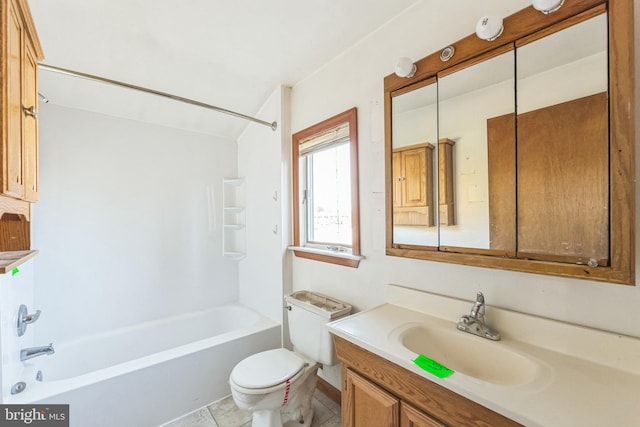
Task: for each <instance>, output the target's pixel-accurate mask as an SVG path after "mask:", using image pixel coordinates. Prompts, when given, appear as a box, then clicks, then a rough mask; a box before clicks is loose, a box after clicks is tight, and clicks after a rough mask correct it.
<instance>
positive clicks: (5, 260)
mask: <svg viewBox="0 0 640 427" xmlns="http://www.w3.org/2000/svg"><path fill="white" fill-rule="evenodd" d="M37 254H38V250H37V249H35V250H31V251H11V252H0V274H5V273H9V272H11V271H13V269H14V268H16V267H18V266H19V265H21V264H24V263H25V262H27V261H29V260H30V259H31V258H33V257H34V256H36V255H37Z"/></svg>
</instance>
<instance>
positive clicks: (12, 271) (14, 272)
mask: <svg viewBox="0 0 640 427" xmlns="http://www.w3.org/2000/svg"><path fill="white" fill-rule="evenodd" d="M19 272H20V270H18V267H16V268H14V269H13V270H11V275H12V276H15V275H16V274H18V273H19Z"/></svg>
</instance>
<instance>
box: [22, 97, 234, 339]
mask: <svg viewBox="0 0 640 427" xmlns="http://www.w3.org/2000/svg"><path fill="white" fill-rule="evenodd" d="M236 156H237V154H236V144H235V143H234V142H233V141H226V140H220V139H219V138H215V137H213V136H209V135H204V134H198V133H192V132H188V131H182V130H177V129H171V128H167V127H162V126H157V125H152V124H145V123H141V122H135V121H131V120H126V119H121V118H115V117H110V116H105V115H101V114H96V113H90V112H86V111H81V110H75V109H69V108H65V107H60V106H56V105H52V104H46V105H41V108H40V182H41V187H40V201H39V202H38V203H36V204H35V205H34V208H33V218H34V219H33V226H32V227H33V228H32V236H33V242H32V243H33V247H34V248H37V249H40V254H39V255H38V256H37V257H36V259H35V260H34V261H35V294H36V307H35V308H38V309H41V310H42V311H43V314H42V318H41V320H40V321H39V322H38V325H37V326H38V327H37V336H38V338H40V339H41V340H44V341H46V343H49V342H50V341H54V342H61V341H63V340H66V339H69V338H71V337H78V336H82V335H85V334H90V333H96V332H101V331H105V330H110V329H113V328H117V327H121V326H127V325H132V324H136V323H139V322H143V321H147V320H152V319H156V318H161V317H165V316H169V315H175V314H181V313H187V312H190V311H194V310H199V309H204V308H206V307H210V306H214V305H219V304H223V303H226V302H229V301H234V300H236V299H237V298H238V270H237V264H236V263H235V262H233V261H231V260H228V259H225V258H223V257H222V243H221V235H222V233H221V228H220V216H221V215H220V212H218V210H220V209H221V204H220V203H221V191H222V178H224V177H229V176H234V175H236V172H237V171H236V168H237V165H236ZM209 189H211V190H212V191H213V195H214V200H215V201H216V205H215V206H214V207H213V208H214V209H209V207H208V204H207V194H208V193H207V192H208V191H209ZM210 221H212V222H211V224H212V226H210Z"/></svg>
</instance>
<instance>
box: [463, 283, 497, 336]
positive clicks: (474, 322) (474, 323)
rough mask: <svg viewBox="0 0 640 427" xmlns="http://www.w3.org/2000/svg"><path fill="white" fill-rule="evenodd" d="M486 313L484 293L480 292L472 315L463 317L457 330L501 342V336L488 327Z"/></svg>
mask: <svg viewBox="0 0 640 427" xmlns="http://www.w3.org/2000/svg"><path fill="white" fill-rule="evenodd" d="M484 313H485V305H484V295H482V292H478V295H476V302H475V304H473V307H471V314H465V315H462V316H461V317H460V320H459V321H458V326H457V328H458V329H459V330H461V331H463V332H469V333H470V334H474V335H478V336H479V337H482V338H487V339H490V340H493V341H499V340H500V334H499V333H498V332H497V331H494V330H493V329H491V328H490V327H489V326H487V324H486V323H485V321H484Z"/></svg>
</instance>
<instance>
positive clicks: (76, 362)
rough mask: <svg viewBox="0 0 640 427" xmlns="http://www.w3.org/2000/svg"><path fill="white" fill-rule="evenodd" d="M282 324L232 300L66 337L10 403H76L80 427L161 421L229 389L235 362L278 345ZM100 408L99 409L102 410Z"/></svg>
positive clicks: (74, 415)
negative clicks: (36, 378)
mask: <svg viewBox="0 0 640 427" xmlns="http://www.w3.org/2000/svg"><path fill="white" fill-rule="evenodd" d="M280 335H281V327H280V325H279V324H278V323H276V322H274V321H273V320H271V319H268V318H266V317H264V316H262V315H260V314H258V313H256V312H254V311H252V310H250V309H247V308H245V307H242V306H239V305H228V306H224V307H216V308H212V309H208V310H203V311H200V312H197V313H191V314H187V315H182V316H175V317H172V318H168V319H163V320H160V321H155V322H148V323H145V324H142V325H137V326H134V327H130V328H123V329H119V330H116V331H113V332H109V333H106V334H99V335H94V336H88V337H84V338H80V339H75V340H72V341H67V342H60V343H58V345H57V348H56V354H55V355H54V356H52V357H48V358H46V357H42V358H37V359H32V362H33V364H34V366H35V367H37V369H39V370H42V373H43V378H44V381H43V382H37V381H34V380H32V379H29V378H27V379H25V381H26V382H27V389H26V390H25V391H24V392H23V393H21V394H19V395H15V396H13V397H12V398H11V399H9V401H8V403H27V402H28V403H67V404H70V405H71V406H70V411H71V426H74V427H84V426H89V425H90V426H92V427H112V426H116V425H117V426H119V427H140V426H155V425H159V424H162V423H165V422H167V421H169V420H171V419H175V418H176V417H178V416H180V415H183V414H185V413H188V412H191V411H193V410H195V409H197V408H200V407H202V406H203V405H206V404H208V403H209V402H212V401H215V400H218V399H220V398H221V397H223V396H226V395H228V394H229V393H230V389H229V384H228V381H227V380H228V378H229V373H230V372H231V369H232V368H233V366H234V365H235V364H236V363H238V362H239V361H240V360H242V359H243V358H245V357H247V356H248V355H249V354H253V353H255V352H258V351H264V350H267V349H272V348H276V347H279V346H280ZM97 414H99V415H97Z"/></svg>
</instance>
